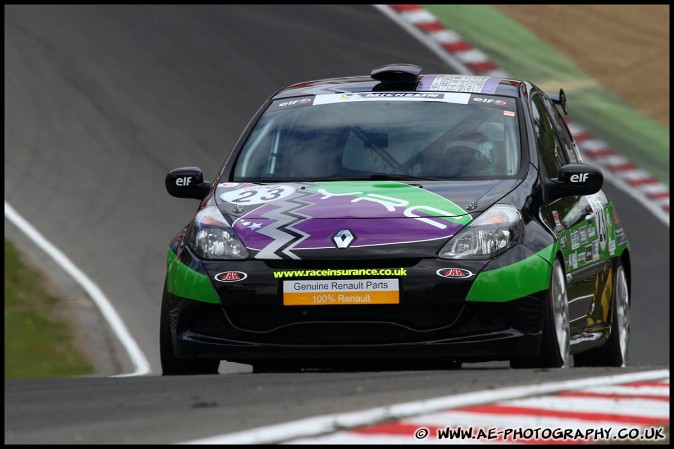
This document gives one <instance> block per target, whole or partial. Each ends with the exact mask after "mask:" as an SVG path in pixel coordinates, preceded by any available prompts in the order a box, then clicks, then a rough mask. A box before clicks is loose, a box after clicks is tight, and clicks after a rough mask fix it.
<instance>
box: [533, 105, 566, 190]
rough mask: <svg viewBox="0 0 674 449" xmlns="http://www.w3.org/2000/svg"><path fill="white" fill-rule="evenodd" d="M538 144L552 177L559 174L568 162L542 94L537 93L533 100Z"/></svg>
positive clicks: (543, 161) (541, 156) (542, 159)
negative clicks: (544, 104)
mask: <svg viewBox="0 0 674 449" xmlns="http://www.w3.org/2000/svg"><path fill="white" fill-rule="evenodd" d="M531 113H532V115H533V124H534V133H535V135H536V146H537V148H538V155H539V157H540V158H541V162H542V163H543V165H544V166H545V171H546V173H547V174H548V176H549V177H550V178H556V177H557V176H559V169H560V167H561V166H562V165H564V164H566V163H567V161H566V158H565V156H564V151H563V149H562V146H561V144H560V142H559V139H558V137H557V134H556V133H555V130H554V128H553V126H552V122H551V121H550V117H548V114H547V111H546V110H545V106H543V101H542V99H541V96H540V95H538V94H535V95H534V96H533V98H532V101H531Z"/></svg>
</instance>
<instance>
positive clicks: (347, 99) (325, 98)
mask: <svg viewBox="0 0 674 449" xmlns="http://www.w3.org/2000/svg"><path fill="white" fill-rule="evenodd" d="M469 98H470V94H465V93H454V92H450V93H441V94H439V93H429V92H403V93H390V92H381V93H367V94H365V93H363V94H323V95H316V98H315V99H314V105H315V106H319V105H322V104H334V103H353V102H363V101H439V102H443V103H457V104H468V100H469Z"/></svg>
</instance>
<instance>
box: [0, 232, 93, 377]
mask: <svg viewBox="0 0 674 449" xmlns="http://www.w3.org/2000/svg"><path fill="white" fill-rule="evenodd" d="M43 278H44V276H43V275H42V274H41V273H40V272H39V271H38V270H36V269H34V268H32V267H31V266H29V265H28V264H26V263H25V262H24V261H23V260H22V258H21V255H20V253H19V252H18V251H17V249H16V247H15V246H14V245H13V244H12V243H11V242H10V241H8V240H6V239H5V380H9V379H30V378H53V377H72V376H83V375H90V374H93V372H94V367H93V365H92V364H91V363H90V362H89V361H88V359H87V357H86V356H85V355H84V353H82V352H81V351H80V350H79V349H78V348H77V347H76V346H75V343H74V333H73V330H72V328H71V326H70V324H69V323H68V322H67V320H66V319H64V317H63V316H62V311H60V310H58V308H59V307H63V306H62V302H60V301H61V300H59V299H57V298H56V296H55V295H53V294H51V293H49V290H48V288H47V284H46V282H45V280H44V279H43Z"/></svg>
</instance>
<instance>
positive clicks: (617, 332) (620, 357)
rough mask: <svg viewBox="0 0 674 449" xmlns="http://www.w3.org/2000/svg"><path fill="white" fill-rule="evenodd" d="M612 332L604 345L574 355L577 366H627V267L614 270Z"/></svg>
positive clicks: (628, 337)
mask: <svg viewBox="0 0 674 449" xmlns="http://www.w3.org/2000/svg"><path fill="white" fill-rule="evenodd" d="M612 309H613V310H612V312H611V315H612V322H611V334H610V335H609V338H608V340H607V341H606V343H604V344H603V345H601V346H599V347H598V348H595V349H590V350H589V351H584V352H582V353H580V354H576V355H575V356H574V357H573V360H574V363H575V365H576V366H614V367H625V366H627V356H628V354H629V343H630V291H629V284H628V282H627V275H626V274H625V267H623V265H622V263H621V262H618V264H617V266H616V269H615V271H614V280H613V303H612Z"/></svg>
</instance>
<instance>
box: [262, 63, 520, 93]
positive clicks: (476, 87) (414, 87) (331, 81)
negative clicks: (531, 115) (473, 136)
mask: <svg viewBox="0 0 674 449" xmlns="http://www.w3.org/2000/svg"><path fill="white" fill-rule="evenodd" d="M421 70H422V69H421V67H419V66H416V65H412V64H389V65H385V66H380V67H377V68H375V69H373V70H372V74H371V75H370V76H353V77H342V78H327V79H320V80H313V81H304V82H301V83H296V84H292V85H290V86H288V87H286V88H284V89H281V90H280V91H279V92H277V93H276V94H275V95H274V96H273V97H272V99H280V98H289V97H301V96H312V95H321V94H336V93H344V94H348V93H362V92H463V93H475V94H482V95H499V96H506V97H517V96H518V92H519V88H520V86H521V85H522V84H524V83H525V82H524V81H520V80H514V79H510V78H501V77H497V76H476V75H459V74H425V75H422V74H421Z"/></svg>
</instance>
